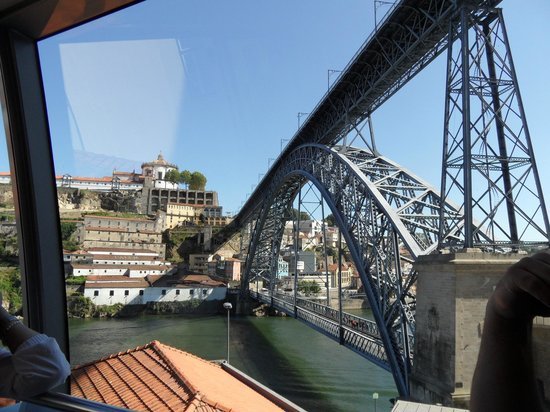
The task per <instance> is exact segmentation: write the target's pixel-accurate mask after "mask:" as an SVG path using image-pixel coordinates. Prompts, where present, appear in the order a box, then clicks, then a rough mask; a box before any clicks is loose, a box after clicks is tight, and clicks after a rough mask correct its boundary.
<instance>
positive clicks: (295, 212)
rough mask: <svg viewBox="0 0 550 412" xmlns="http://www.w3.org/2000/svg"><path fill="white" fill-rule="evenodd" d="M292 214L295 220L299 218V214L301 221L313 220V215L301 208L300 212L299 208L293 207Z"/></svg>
mask: <svg viewBox="0 0 550 412" xmlns="http://www.w3.org/2000/svg"><path fill="white" fill-rule="evenodd" d="M291 216H292V219H293V220H297V218H298V216H300V221H303V220H311V216H310V215H309V213H307V212H304V211H303V210H301V211H300V213H299V214H298V209H296V208H295V207H293V208H292V212H291Z"/></svg>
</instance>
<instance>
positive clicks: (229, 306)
mask: <svg viewBox="0 0 550 412" xmlns="http://www.w3.org/2000/svg"><path fill="white" fill-rule="evenodd" d="M223 307H224V309H226V310H227V363H229V312H231V309H233V305H232V304H231V303H230V302H225V303H224V304H223Z"/></svg>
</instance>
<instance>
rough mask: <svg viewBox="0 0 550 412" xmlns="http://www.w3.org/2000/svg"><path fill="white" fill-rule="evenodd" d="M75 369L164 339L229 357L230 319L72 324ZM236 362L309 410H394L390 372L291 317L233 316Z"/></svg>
mask: <svg viewBox="0 0 550 412" xmlns="http://www.w3.org/2000/svg"><path fill="white" fill-rule="evenodd" d="M69 326H70V339H71V340H70V342H71V363H72V364H73V365H78V364H82V363H85V362H89V361H92V360H95V359H99V358H101V357H104V356H106V355H109V354H112V353H117V352H120V351H125V350H127V349H129V348H134V347H136V346H140V345H144V344H147V343H149V342H151V341H153V340H158V341H160V342H162V343H165V344H167V345H171V346H174V347H177V348H179V349H182V350H185V351H187V352H191V353H193V354H196V355H198V356H200V357H202V358H205V359H210V360H214V359H225V357H226V351H227V347H226V339H227V329H226V328H227V318H226V316H223V315H215V316H140V317H137V318H132V319H71V320H70V323H69ZM230 342H231V343H230V361H231V364H232V365H233V366H235V367H237V368H239V369H240V370H242V371H243V372H245V373H246V374H248V375H250V376H252V377H253V378H254V379H256V380H258V381H260V382H262V383H263V384H265V385H266V386H268V387H270V388H271V389H273V390H275V391H276V392H278V393H280V394H281V395H283V396H285V397H286V398H288V399H290V400H291V401H293V402H295V403H296V404H298V405H300V406H301V407H303V408H304V409H306V410H308V411H343V412H351V411H363V412H365V411H374V410H375V405H374V401H373V399H372V394H373V393H374V392H377V393H378V394H379V396H380V398H379V399H378V400H377V401H376V402H377V404H376V411H389V410H391V405H390V402H389V399H390V398H393V397H395V396H397V391H396V389H395V386H394V382H393V378H392V376H391V374H389V373H388V372H386V371H383V370H382V369H381V368H379V367H377V366H375V365H373V364H371V363H370V362H369V361H367V360H366V359H364V358H362V357H361V356H359V355H357V354H356V353H354V352H352V351H351V350H349V349H346V348H344V347H342V346H340V345H338V344H337V343H336V342H334V341H332V340H331V339H329V338H327V337H326V336H324V335H322V334H321V333H319V332H316V331H315V330H313V329H311V328H309V327H307V326H306V325H304V324H303V323H302V322H300V321H297V320H295V319H293V318H289V317H266V318H256V317H250V316H249V317H232V318H231V339H230Z"/></svg>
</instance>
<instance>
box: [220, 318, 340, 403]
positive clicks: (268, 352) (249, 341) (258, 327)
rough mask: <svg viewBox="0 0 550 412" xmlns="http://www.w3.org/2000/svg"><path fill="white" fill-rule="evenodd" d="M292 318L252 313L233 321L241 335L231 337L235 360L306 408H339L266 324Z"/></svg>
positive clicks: (254, 376)
mask: <svg viewBox="0 0 550 412" xmlns="http://www.w3.org/2000/svg"><path fill="white" fill-rule="evenodd" d="M272 320H276V321H278V322H279V323H281V322H285V321H288V320H290V319H280V318H279V319H271V320H270V319H255V318H251V317H244V318H235V319H234V320H232V323H231V333H232V334H234V335H233V336H238V337H239V338H238V339H231V348H230V349H231V351H232V352H231V353H233V352H235V354H236V355H237V356H236V359H235V360H234V361H233V358H231V356H232V355H230V358H231V363H232V364H233V365H234V366H236V367H237V368H239V369H241V370H243V371H245V372H246V373H247V374H248V375H249V376H251V377H253V378H254V379H256V380H258V381H260V382H264V383H265V382H267V385H268V386H269V387H270V388H272V389H274V390H276V391H277V392H278V393H280V394H281V395H283V396H284V397H286V398H287V399H289V400H291V401H292V402H295V403H296V404H298V405H300V406H301V407H303V408H304V409H306V410H310V411H321V410H331V411H335V410H339V408H338V407H337V406H336V405H333V404H332V402H331V401H330V399H329V397H327V396H326V393H324V392H323V390H322V388H319V387H318V386H317V385H316V384H315V382H312V381H311V380H310V378H309V377H308V376H306V375H305V374H303V373H302V370H303V365H302V364H297V363H296V362H293V360H292V358H293V356H289V354H288V353H284V352H283V351H282V350H281V348H280V346H278V345H277V344H276V343H277V342H276V341H277V340H279V339H281V338H282V337H281V336H280V335H279V336H278V337H277V339H276V340H275V339H272V338H273V336H272V333H273V332H275V333H276V331H273V329H271V328H269V327H267V328H266V327H265V326H266V323H267V324H272V323H273V322H271V321H272Z"/></svg>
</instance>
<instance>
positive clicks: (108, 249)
mask: <svg viewBox="0 0 550 412" xmlns="http://www.w3.org/2000/svg"><path fill="white" fill-rule="evenodd" d="M87 250H88V252H115V253H117V252H118V253H120V252H127V253H154V254H155V255H158V253H157V252H155V251H152V250H148V249H129V248H128V249H125V248H114V247H90V248H88V249H87Z"/></svg>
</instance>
